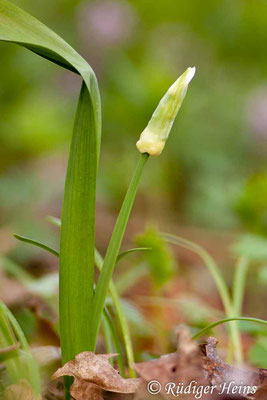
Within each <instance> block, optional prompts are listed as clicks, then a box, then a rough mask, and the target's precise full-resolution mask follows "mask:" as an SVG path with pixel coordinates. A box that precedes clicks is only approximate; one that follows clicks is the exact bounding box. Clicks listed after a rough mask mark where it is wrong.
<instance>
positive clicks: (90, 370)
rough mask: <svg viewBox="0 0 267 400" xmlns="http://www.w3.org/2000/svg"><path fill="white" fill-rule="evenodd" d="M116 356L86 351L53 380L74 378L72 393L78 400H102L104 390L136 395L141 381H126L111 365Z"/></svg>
mask: <svg viewBox="0 0 267 400" xmlns="http://www.w3.org/2000/svg"><path fill="white" fill-rule="evenodd" d="M113 356H115V354H98V355H96V354H94V353H92V352H90V351H85V352H83V353H80V354H78V355H77V356H76V357H75V359H74V360H72V361H69V362H67V363H66V364H65V365H64V366H63V367H62V368H59V369H58V370H57V371H56V372H55V373H54V375H53V379H56V378H59V377H62V376H66V375H67V376H73V377H74V382H73V384H72V386H71V388H70V393H71V395H72V396H73V397H74V399H76V400H86V399H88V400H89V399H90V400H92V399H94V400H102V399H103V396H102V392H103V390H105V391H108V392H115V393H135V392H136V390H137V387H138V384H139V379H124V378H122V377H121V376H120V374H119V372H118V371H117V370H115V369H114V368H113V367H112V366H111V365H110V363H109V359H110V357H113Z"/></svg>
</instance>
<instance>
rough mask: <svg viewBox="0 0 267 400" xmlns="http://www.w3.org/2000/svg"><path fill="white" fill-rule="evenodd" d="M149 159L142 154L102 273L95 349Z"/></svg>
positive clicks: (95, 307) (97, 294)
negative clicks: (117, 264)
mask: <svg viewBox="0 0 267 400" xmlns="http://www.w3.org/2000/svg"><path fill="white" fill-rule="evenodd" d="M148 157H149V155H148V154H142V155H141V157H140V159H139V162H138V164H137V167H136V169H135V172H134V175H133V178H132V180H131V183H130V185H129V188H128V191H127V193H126V196H125V199H124V202H123V204H122V207H121V210H120V213H119V216H118V219H117V222H116V225H115V227H114V230H113V233H112V236H111V239H110V242H109V245H108V249H107V253H106V256H105V259H104V263H103V268H102V271H101V272H100V276H99V279H98V283H97V286H96V291H95V296H94V303H93V318H92V327H93V331H92V337H93V347H95V345H96V341H97V335H98V331H99V327H100V321H101V315H102V312H103V308H104V304H105V299H106V296H107V292H108V288H109V283H110V280H111V276H112V272H113V269H114V267H115V264H116V260H117V257H118V254H119V250H120V246H121V242H122V239H123V235H124V232H125V229H126V226H127V222H128V219H129V216H130V212H131V209H132V206H133V202H134V199H135V195H136V192H137V188H138V185H139V182H140V179H141V175H142V171H143V168H144V166H145V164H146V161H147V160H148Z"/></svg>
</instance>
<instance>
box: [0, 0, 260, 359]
mask: <svg viewBox="0 0 267 400" xmlns="http://www.w3.org/2000/svg"><path fill="white" fill-rule="evenodd" d="M13 2H14V3H16V4H17V5H19V6H20V7H22V8H24V9H25V10H27V11H28V12H29V13H31V14H33V15H34V16H36V17H37V18H38V19H40V20H41V21H43V22H44V23H45V24H47V25H48V26H49V27H50V28H52V29H53V30H55V31H56V32H57V33H59V34H60V35H61V36H62V37H63V38H65V39H66V40H67V41H68V42H69V43H70V44H71V45H72V46H73V47H74V48H75V49H77V50H78V51H79V52H80V53H81V54H82V55H83V56H84V57H85V58H86V59H87V61H88V62H89V63H90V64H91V65H92V67H93V68H94V70H95V71H96V74H97V77H98V80H99V84H100V89H101V96H102V104H103V140H102V152H101V160H100V161H101V164H100V171H99V183H98V208H99V211H98V215H97V217H98V218H97V226H98V228H97V241H98V242H100V247H101V248H102V250H103V249H104V248H105V243H106V241H107V240H108V235H107V232H106V229H107V231H108V232H109V231H110V228H111V227H112V224H113V222H114V221H113V220H112V223H110V220H109V215H114V214H115V212H117V211H118V209H119V207H120V204H121V201H122V198H123V195H124V193H125V191H126V189H127V186H128V183H129V180H130V177H131V174H132V171H133V168H134V165H135V160H136V158H137V150H136V148H135V143H136V141H137V139H138V138H139V135H140V133H141V131H142V130H143V129H144V128H145V126H146V124H147V122H148V120H149V118H150V116H151V114H152V112H153V111H154V109H155V107H156V105H157V103H158V101H159V100H160V98H161V97H162V95H163V94H164V93H165V92H166V90H167V89H168V87H169V86H170V85H171V84H172V83H173V82H174V80H176V79H177V77H178V76H179V75H180V74H181V73H182V72H183V71H184V70H185V69H186V68H187V67H188V66H196V68H197V73H196V76H195V78H194V80H193V82H192V84H191V85H190V88H189V91H188V94H187V97H186V100H185V102H184V104H183V106H182V109H181V112H180V113H179V115H178V117H177V120H176V122H175V125H174V127H173V130H172V133H171V135H170V139H169V140H168V142H167V145H166V148H165V150H164V152H163V154H162V155H161V156H160V158H159V159H157V160H152V159H151V160H150V161H149V166H148V168H147V169H146V173H145V176H144V179H143V181H142V185H141V188H140V192H139V195H138V198H137V203H136V207H135V211H134V212H135V215H136V216H137V217H138V215H140V216H141V217H142V218H141V219H142V221H146V220H151V219H152V221H156V222H157V223H159V225H160V226H161V228H162V229H164V230H167V227H168V226H169V224H171V226H172V227H176V226H177V227H180V226H183V227H194V228H197V229H199V228H201V229H202V230H203V231H201V232H206V231H208V232H212V234H211V237H212V236H213V232H216V234H217V233H218V232H219V233H222V235H223V236H224V235H226V236H227V237H228V235H230V236H231V235H237V236H239V234H240V233H241V234H242V233H244V236H242V237H241V240H240V242H239V243H238V244H237V245H236V247H235V251H236V252H237V253H238V254H246V255H248V256H249V257H251V259H253V260H254V261H255V262H257V263H258V262H259V261H260V263H261V269H260V270H258V269H257V274H255V273H254V274H253V279H252V280H251V281H250V284H251V286H253V285H254V289H251V290H252V291H253V290H254V292H253V293H254V295H255V282H256V286H257V285H258V286H257V289H256V291H257V294H258V295H259V296H261V295H262V296H263V295H264V290H265V289H264V286H261V285H263V284H265V285H266V282H267V272H266V262H267V251H266V249H267V246H266V238H265V236H267V157H266V155H267V73H266V71H267V29H266V17H267V2H266V1H265V0H258V1H257V2H253V1H251V0H234V1H233V0H206V1H204V2H203V1H196V0H156V1H151V0H135V1H128V0H97V1H79V0H71V1H70V0H64V1H63V0H53V1H52V0H46V1H41V0H13ZM0 54H1V63H0V76H1V78H0V115H1V118H0V225H1V228H0V234H1V232H2V231H3V234H1V245H0V250H1V248H2V247H3V249H4V250H3V251H4V252H9V254H10V255H11V257H12V258H13V259H16V260H17V261H19V262H20V263H22V264H24V265H25V264H27V265H28V263H29V259H32V258H31V257H33V255H34V254H35V250H34V249H32V248H29V247H27V246H18V247H16V246H15V245H14V241H13V242H12V240H11V239H10V238H11V233H12V231H16V232H18V233H22V234H25V235H28V236H31V237H32V236H34V237H37V238H39V239H43V240H44V241H46V242H47V243H51V244H53V246H54V247H55V246H56V245H55V241H57V240H58V232H56V231H55V232H53V231H52V232H51V228H50V227H49V226H48V224H47V223H45V221H44V218H45V216H46V215H49V214H52V215H57V216H60V206H61V198H62V192H63V186H64V176H65V167H66V162H67V154H68V148H69V143H70V137H71V131H72V124H73V120H74V113H75V107H76V103H77V98H78V93H79V88H80V83H81V82H80V79H79V77H76V76H75V75H74V74H72V73H70V72H67V71H64V70H63V69H60V68H58V67H57V66H54V65H52V64H50V63H49V62H48V61H45V60H44V59H41V58H39V57H38V56H36V55H34V54H31V53H30V52H28V51H26V50H23V49H21V48H19V47H16V46H11V45H8V44H4V43H1V44H0ZM143 216H145V218H143ZM101 220H102V221H104V222H101ZM106 227H107V228H106ZM203 234H204V233H203ZM199 236H200V239H201V234H199ZM259 237H260V238H259ZM103 238H104V239H103ZM189 238H190V237H189ZM192 239H195V238H192ZM102 240H103V244H102V242H101V241H102ZM5 241H6V242H7V243H6V244H5ZM196 241H197V240H196ZM216 243H217V247H218V248H219V250H218V249H217V248H216V246H214V247H213V243H212V245H211V246H212V248H213V252H214V253H215V256H216V252H217V250H218V253H220V246H221V241H220V239H218V240H217V242H216ZM1 246H2V247H1ZM6 249H7V250H6ZM36 252H37V253H38V251H36ZM37 253H36V254H37ZM38 254H39V253H38ZM186 261H188V260H186ZM219 261H221V260H219ZM49 262H50V263H53V264H54V265H55V264H56V263H57V262H56V261H54V260H53V261H51V260H50V261H49ZM223 264H226V265H227V266H228V267H231V268H232V265H231V264H230V263H229V259H227V260H225V259H224V258H223ZM39 267H40V261H38V268H39ZM43 267H44V266H43ZM44 268H45V267H44ZM51 269H52V270H53V268H51ZM226 272H227V270H226ZM35 274H36V275H38V274H39V272H38V271H37V272H36V271H35ZM195 286H196V285H195ZM265 287H266V286H265ZM203 288H204V289H205V290H206V286H205V285H204V286H203ZM193 289H194V290H195V289H196V288H195V287H193ZM204 289H203V290H204ZM263 300H264V297H260V298H259V299H258V300H257V299H256V296H251V298H250V301H251V306H250V308H248V309H249V310H250V311H252V313H253V314H254V316H260V317H266V307H264V301H263ZM256 310H257V311H256ZM255 314H257V315H255ZM262 340H263V339H262ZM264 340H265V341H264V343H263V342H260V344H259V346H258V347H257V348H256V350H255V352H254V353H253V354H254V356H255V359H257V357H258V353H261V351H262V350H261V349H262V347H264V346H265V347H264V348H265V353H264V354H266V338H265V339H264ZM260 346H261V347H260ZM256 362H257V360H256Z"/></svg>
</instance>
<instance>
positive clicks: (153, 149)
mask: <svg viewBox="0 0 267 400" xmlns="http://www.w3.org/2000/svg"><path fill="white" fill-rule="evenodd" d="M195 71H196V68H195V67H193V68H187V70H186V71H185V72H184V73H183V74H182V75H181V76H180V77H179V78H178V79H177V81H175V82H174V84H173V85H172V86H171V87H170V88H169V90H168V91H167V93H166V94H165V95H164V97H163V98H162V99H161V100H160V102H159V104H158V106H157V108H156V110H155V111H154V113H153V115H152V117H151V119H150V121H149V123H148V125H147V127H146V128H145V130H144V131H143V132H142V133H141V136H140V139H139V140H138V142H137V143H136V147H137V148H138V150H139V151H140V152H141V153H148V154H150V155H152V156H159V155H160V153H161V152H162V150H163V148H164V146H165V142H166V140H167V139H168V136H169V134H170V131H171V128H172V125H173V122H174V120H175V118H176V115H177V113H178V111H179V109H180V107H181V105H182V102H183V100H184V98H185V95H186V92H187V87H188V85H189V82H190V81H191V80H192V79H193V77H194V75H195Z"/></svg>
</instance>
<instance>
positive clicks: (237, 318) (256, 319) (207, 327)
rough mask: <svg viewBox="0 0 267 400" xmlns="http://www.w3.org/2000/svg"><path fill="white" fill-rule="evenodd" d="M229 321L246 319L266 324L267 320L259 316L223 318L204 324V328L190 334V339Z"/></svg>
mask: <svg viewBox="0 0 267 400" xmlns="http://www.w3.org/2000/svg"><path fill="white" fill-rule="evenodd" d="M231 321H248V322H255V323H258V324H264V325H267V321H264V320H263V319H259V318H250V317H232V318H225V319H221V320H220V321H217V322H214V323H213V324H210V325H208V326H206V327H205V328H203V329H201V330H200V331H198V332H197V333H196V334H195V335H194V336H192V339H197V338H199V337H200V336H203V335H205V334H206V333H207V332H208V331H210V330H211V329H213V328H215V327H216V326H218V325H221V324H224V323H225V322H231Z"/></svg>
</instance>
